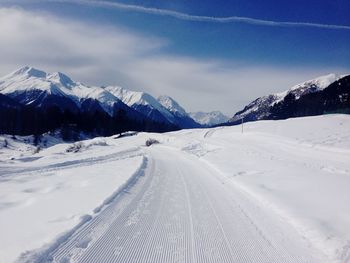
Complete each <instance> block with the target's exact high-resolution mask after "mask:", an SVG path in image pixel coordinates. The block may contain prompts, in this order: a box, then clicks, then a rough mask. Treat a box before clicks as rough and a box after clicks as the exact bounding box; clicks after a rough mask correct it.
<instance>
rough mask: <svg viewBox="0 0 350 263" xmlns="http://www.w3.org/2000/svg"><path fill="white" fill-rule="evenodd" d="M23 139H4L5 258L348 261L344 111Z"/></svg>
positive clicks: (1, 214)
mask: <svg viewBox="0 0 350 263" xmlns="http://www.w3.org/2000/svg"><path fill="white" fill-rule="evenodd" d="M149 138H153V139H156V140H158V141H159V144H155V145H152V146H151V147H145V146H144V145H145V141H146V140H148V139H149ZM26 139H27V138H19V137H18V138H17V139H13V138H12V137H11V136H0V193H1V199H0V233H1V235H0V247H1V249H0V259H1V260H0V261H1V262H13V261H15V260H16V258H17V259H18V262H31V263H32V262H127V261H128V262H137V261H147V262H237V263H246V262H265V263H270V262H286V263H295V262H300V263H306V262H308V263H323V262H332V263H348V262H349V259H350V247H349V240H350V220H349V209H348V206H349V203H350V193H349V188H350V160H349V156H350V150H349V149H350V116H349V115H341V114H337V115H325V116H317V117H307V118H295V119H288V120H279V121H260V122H251V123H247V124H245V125H244V132H243V133H242V131H241V127H237V126H233V127H220V128H215V129H192V130H182V131H177V132H171V133H163V134H150V133H139V134H137V135H135V136H132V137H123V138H122V137H121V138H118V139H117V138H116V137H108V138H95V139H93V140H87V141H82V142H77V143H74V144H63V143H59V144H56V145H54V146H52V147H49V148H44V149H42V150H41V151H39V152H37V151H34V150H35V147H33V146H30V145H28V143H26V141H25V140H26ZM5 140H6V141H7V142H5ZM50 141H52V140H50ZM30 143H32V140H31V142H30ZM141 175H144V176H141Z"/></svg>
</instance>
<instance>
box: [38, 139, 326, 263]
mask: <svg viewBox="0 0 350 263" xmlns="http://www.w3.org/2000/svg"><path fill="white" fill-rule="evenodd" d="M148 154H149V159H148V162H147V164H148V165H147V169H146V170H145V174H144V176H140V177H139V179H138V181H137V182H136V184H135V185H133V186H132V187H130V188H129V189H126V190H125V191H124V193H123V194H122V195H121V196H119V197H118V198H117V199H115V200H114V201H113V202H112V203H111V204H110V205H109V206H108V207H107V208H106V209H105V210H103V211H102V212H101V213H100V214H99V215H98V216H96V217H95V218H93V219H92V220H90V221H89V222H88V223H86V224H85V225H83V226H82V227H81V228H80V229H78V230H77V231H76V232H75V233H74V234H73V235H72V236H71V238H69V239H68V240H67V241H66V242H64V243H62V244H61V245H60V246H59V247H58V248H57V249H56V250H55V251H53V252H52V253H51V254H50V256H49V257H48V258H47V259H45V260H44V262H106V263H108V262H238V263H239V262H242V263H243V262H244V263H246V262H269V263H271V262H278V263H282V262H293V263H294V262H321V261H319V259H317V258H314V256H315V254H314V253H313V252H312V251H313V250H312V249H311V248H310V247H307V246H308V244H307V243H306V241H305V240H303V239H302V238H301V237H300V236H299V235H298V234H297V233H296V232H295V230H294V229H292V228H291V227H289V226H288V225H286V224H284V222H283V221H282V220H281V219H279V218H278V217H276V216H274V215H273V213H271V212H270V211H268V208H265V207H264V206H262V205H260V204H259V203H257V202H255V201H254V200H252V198H251V197H250V196H249V195H247V194H245V193H244V192H242V191H241V190H239V188H237V189H236V191H235V190H234V189H235V188H234V187H232V185H229V184H230V183H229V182H228V181H225V180H224V179H223V177H220V176H219V175H218V171H216V170H215V169H213V168H211V167H210V166H209V165H207V164H205V163H204V162H201V161H200V160H199V159H198V158H196V157H194V156H191V155H190V154H187V153H184V152H180V151H177V150H174V149H172V148H169V147H165V146H161V145H156V146H154V147H150V148H149V153H148ZM311 254H313V255H311Z"/></svg>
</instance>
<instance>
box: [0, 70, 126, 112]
mask: <svg viewBox="0 0 350 263" xmlns="http://www.w3.org/2000/svg"><path fill="white" fill-rule="evenodd" d="M0 92H1V93H2V94H5V95H8V96H10V97H11V98H14V99H15V100H16V101H18V102H20V103H21V104H25V105H35V106H37V107H42V106H43V105H44V104H45V103H49V104H50V105H51V104H56V105H57V106H59V107H60V108H64V107H65V106H66V105H69V107H70V108H73V107H74V106H75V107H76V108H77V109H79V108H80V107H81V105H82V103H83V102H84V101H85V100H87V99H90V100H94V101H97V102H98V103H99V104H100V106H101V107H102V108H103V109H104V111H106V112H107V113H108V114H110V115H112V114H113V110H114V106H115V105H121V103H120V100H119V99H118V98H117V97H115V96H113V95H112V94H111V93H109V92H108V91H106V90H104V89H103V88H101V87H89V86H86V85H84V84H82V83H79V82H74V81H73V80H71V79H70V78H69V77H68V76H66V75H64V74H63V73H60V72H55V73H46V72H44V71H41V70H38V69H35V68H32V67H23V68H21V69H19V70H17V71H15V72H13V73H11V74H9V75H7V76H5V77H3V78H1V79H0ZM73 105H74V106H73ZM124 108H125V107H124Z"/></svg>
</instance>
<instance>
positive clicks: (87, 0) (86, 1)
mask: <svg viewBox="0 0 350 263" xmlns="http://www.w3.org/2000/svg"><path fill="white" fill-rule="evenodd" d="M10 2H13V1H10ZM29 2H54V3H73V4H79V5H90V6H95V7H105V8H114V9H119V10H127V11H133V12H139V13H146V14H152V15H158V16H168V17H173V18H176V19H180V20H185V21H195V22H209V23H244V24H251V25H260V26H273V27H313V28H323V29H343V30H344V29H345V30H350V25H334V24H320V23H309V22H288V21H287V22H285V21H273V20H263V19H256V18H251V17H242V16H229V17H215V16H200V15H191V14H187V13H181V12H177V11H172V10H168V9H159V8H153V7H145V6H139V5H130V4H123V3H119V2H109V1H103V0H102V1H96V0H46V1H42V0H41V1H40V0H37V1H35V0H29Z"/></svg>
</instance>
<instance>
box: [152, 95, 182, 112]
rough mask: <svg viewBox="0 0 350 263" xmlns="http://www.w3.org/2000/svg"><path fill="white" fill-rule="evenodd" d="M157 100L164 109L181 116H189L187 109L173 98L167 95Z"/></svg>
mask: <svg viewBox="0 0 350 263" xmlns="http://www.w3.org/2000/svg"><path fill="white" fill-rule="evenodd" d="M157 100H158V101H159V103H160V104H161V105H162V106H163V107H164V108H166V109H167V110H169V111H171V112H172V113H175V114H178V115H181V116H187V113H186V111H185V109H184V108H182V107H181V106H180V105H179V103H177V102H176V101H175V100H174V99H173V98H171V97H169V96H166V95H162V96H159V97H158V99H157Z"/></svg>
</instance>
